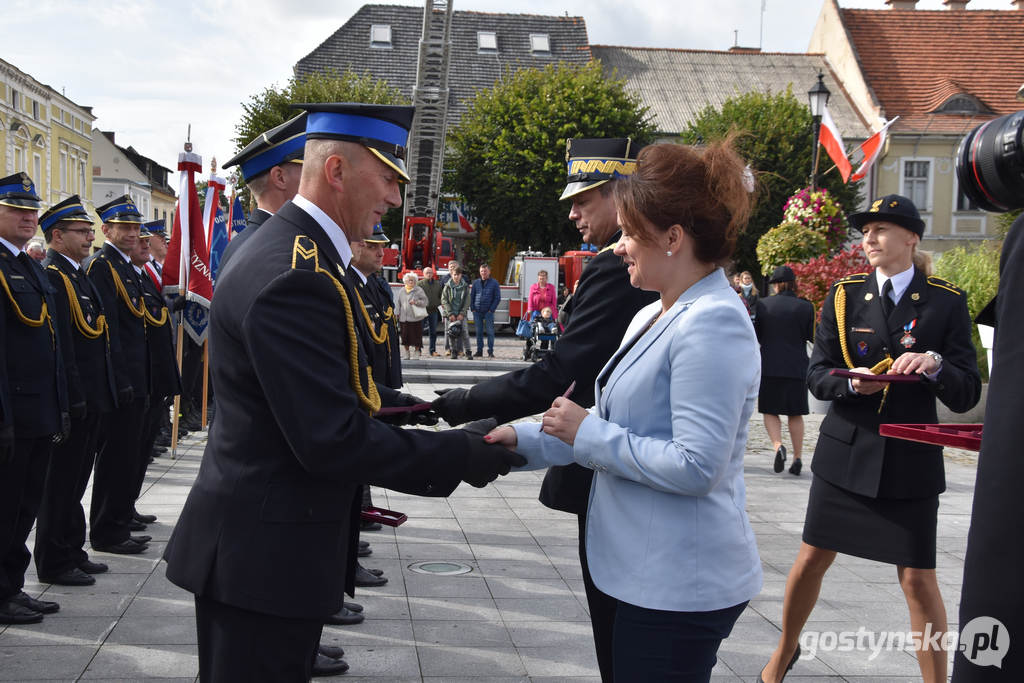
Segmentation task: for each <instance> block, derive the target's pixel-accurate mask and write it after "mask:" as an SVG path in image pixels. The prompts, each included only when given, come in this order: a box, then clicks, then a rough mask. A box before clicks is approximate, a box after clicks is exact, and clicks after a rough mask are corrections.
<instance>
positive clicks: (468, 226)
mask: <svg viewBox="0 0 1024 683" xmlns="http://www.w3.org/2000/svg"><path fill="white" fill-rule="evenodd" d="M455 215H457V216H458V217H459V227H460V228H462V230H463V232H476V228H474V227H473V224H472V223H470V222H469V219H468V218H466V214H464V213H462V209H460V208H459V205H458V204H456V205H455Z"/></svg>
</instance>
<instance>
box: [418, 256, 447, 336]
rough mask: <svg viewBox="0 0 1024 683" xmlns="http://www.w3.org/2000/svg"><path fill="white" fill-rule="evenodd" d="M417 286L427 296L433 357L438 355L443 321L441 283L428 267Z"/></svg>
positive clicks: (428, 332) (428, 330) (428, 325)
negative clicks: (440, 328)
mask: <svg viewBox="0 0 1024 683" xmlns="http://www.w3.org/2000/svg"><path fill="white" fill-rule="evenodd" d="M417 286H418V287H419V288H420V289H422V290H423V292H424V293H425V294H426V295H427V335H428V336H429V337H430V348H429V352H430V355H431V356H436V355H438V353H437V323H438V321H440V319H441V313H440V312H439V310H438V309H439V308H440V307H441V287H442V286H443V285H442V284H441V281H440V280H438V279H437V274H436V273H435V272H434V269H433V268H431V267H430V266H427V267H426V268H424V269H423V279H422V280H420V281H419V282H418V283H417ZM442 327H443V326H442Z"/></svg>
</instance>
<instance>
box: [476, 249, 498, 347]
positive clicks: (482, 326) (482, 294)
mask: <svg viewBox="0 0 1024 683" xmlns="http://www.w3.org/2000/svg"><path fill="white" fill-rule="evenodd" d="M469 302H470V303H469V310H471V311H472V312H473V324H474V325H475V327H476V356H477V358H479V357H480V356H482V355H484V333H485V332H486V334H487V357H488V358H494V312H495V311H496V310H498V304H500V303H501V285H499V284H498V281H497V280H495V279H494V278H492V277H491V267H490V266H489V265H487V264H486V263H485V264H483V265H481V266H480V279H479V280H476V281H474V282H473V284H472V285H471V286H470V288H469Z"/></svg>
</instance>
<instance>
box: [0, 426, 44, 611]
mask: <svg viewBox="0 0 1024 683" xmlns="http://www.w3.org/2000/svg"><path fill="white" fill-rule="evenodd" d="M52 448H53V441H52V439H51V438H50V437H49V436H44V437H37V438H33V439H17V438H16V439H15V440H14V449H13V451H12V452H11V456H10V459H9V460H8V461H7V462H6V463H4V464H2V465H0V601H3V600H6V599H7V598H9V597H11V596H12V595H16V594H17V593H18V592H20V591H21V589H22V587H23V586H24V585H25V570H26V569H28V564H29V562H31V561H32V555H31V553H29V550H28V546H26V545H25V541H26V540H27V539H28V534H29V532H30V531H31V530H32V523H33V522H35V519H36V513H37V512H38V511H39V500H40V498H42V495H43V482H44V481H45V480H46V465H47V463H48V462H49V460H50V451H51V450H52Z"/></svg>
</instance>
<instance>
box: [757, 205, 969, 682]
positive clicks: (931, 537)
mask: <svg viewBox="0 0 1024 683" xmlns="http://www.w3.org/2000/svg"><path fill="white" fill-rule="evenodd" d="M850 223H851V224H852V225H853V227H854V228H856V229H858V230H860V231H861V232H862V233H863V238H862V240H861V243H862V245H863V246H864V252H865V254H866V255H867V258H868V261H869V262H870V263H871V265H872V266H874V267H875V271H874V272H873V273H860V274H856V275H850V276H847V277H846V278H844V279H842V280H840V281H839V282H837V283H835V284H834V285H833V286H832V289H831V291H830V292H829V294H828V297H827V298H826V299H825V304H824V307H823V309H822V316H821V323H820V324H819V325H818V330H817V334H816V337H815V344H814V352H813V353H812V355H811V364H810V370H809V372H808V376H807V383H808V385H809V386H810V388H811V391H812V392H813V393H814V395H815V396H817V397H818V398H820V399H822V400H831V401H832V406H831V407H830V408H829V412H828V415H826V416H825V420H824V421H823V422H822V425H821V431H820V434H819V437H818V443H817V446H816V447H815V449H814V460H813V462H812V464H811V471H812V472H813V473H814V479H813V481H812V483H811V491H810V498H809V500H808V503H807V517H806V519H805V521H804V532H803V543H802V544H801V546H800V551H799V553H798V555H797V558H796V561H795V562H794V563H793V567H792V569H790V571H789V578H788V580H787V582H786V594H785V598H784V599H783V607H782V635H781V637H780V638H779V643H778V646H777V647H776V649H775V652H774V653H773V654H772V657H771V659H770V660H769V662H768V664H767V666H765V668H764V670H763V671H762V672H761V677H762V680H764V681H769V682H770V683H775V682H777V681H780V680H782V678H783V676H785V673H786V671H788V670H789V668H791V667H792V666H793V664H794V663H795V662H796V659H797V658H798V656H799V648H798V645H797V643H798V640H799V637H800V631H801V629H802V628H803V625H804V623H805V622H806V621H807V619H808V617H809V616H810V614H811V610H812V609H813V608H814V603H815V602H816V601H817V599H818V592H819V590H820V589H821V582H822V579H823V578H824V576H825V572H826V571H827V570H828V568H829V566H830V565H831V564H832V561H833V560H834V559H835V556H836V553H845V554H847V555H854V556H857V557H863V558H867V559H871V560H876V561H879V562H885V563H887V564H893V565H896V575H897V577H898V579H899V583H900V587H901V588H902V589H903V593H904V596H905V597H906V601H907V606H908V608H909V611H910V629H909V630H911V631H917V632H920V633H925V632H926V631H929V630H930V632H931V633H936V632H939V633H941V634H942V635H941V636H940V637H939V643H943V642H944V638H945V631H946V628H947V625H946V610H945V607H944V606H943V603H942V595H941V594H940V592H939V585H938V581H937V579H936V576H935V534H936V532H935V527H936V520H937V514H938V507H939V494H940V493H941V492H942V491H944V490H945V487H946V485H945V473H944V470H943V465H942V448H941V447H940V446H931V445H928V444H922V443H915V442H911V441H902V440H899V439H890V438H886V437H883V436H880V435H879V433H878V428H879V425H880V424H884V423H929V422H930V423H934V422H936V420H937V417H936V411H935V399H936V398H938V399H939V400H941V401H942V402H943V403H944V404H945V405H946V406H948V407H949V408H950V409H951V410H953V411H956V412H965V411H967V410H969V409H970V408H972V407H973V406H974V405H975V404H976V403H977V402H978V398H979V396H980V394H981V378H980V376H979V374H978V366H977V362H976V360H975V353H974V347H973V346H972V344H971V320H970V317H969V315H968V313H967V297H966V296H965V295H964V293H963V291H962V290H960V289H957V288H956V287H955V286H953V285H952V284H950V283H949V282H946V281H945V280H942V279H940V278H936V277H927V276H926V275H925V274H924V273H922V272H921V271H919V270H917V269H916V268H915V267H914V265H913V255H914V251H915V249H916V248H917V244H918V243H919V242H920V239H921V235H922V234H923V233H924V222H923V221H922V220H921V217H920V215H919V214H918V212H917V209H916V207H914V204H913V203H912V202H911V201H910V200H909V199H907V198H906V197H901V196H899V195H888V196H885V197H882V198H881V199H877V200H875V201H874V202H873V203H872V204H871V207H870V209H869V210H868V211H865V212H862V213H857V214H854V215H852V216H850ZM834 368H849V369H852V370H855V371H858V372H862V373H872V374H882V373H886V374H899V375H915V374H916V375H919V376H921V378H920V381H915V382H898V383H897V382H891V383H890V382H884V381H870V380H861V379H852V380H851V379H845V378H841V377H836V376H833V375H831V374H830V371H831V370H832V369H834ZM917 660H918V665H919V666H920V668H921V675H922V678H923V679H924V680H925V681H945V680H946V652H945V650H943V649H941V648H940V649H938V650H935V649H932V648H928V649H926V648H924V647H922V648H920V649H919V650H918V652H917Z"/></svg>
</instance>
